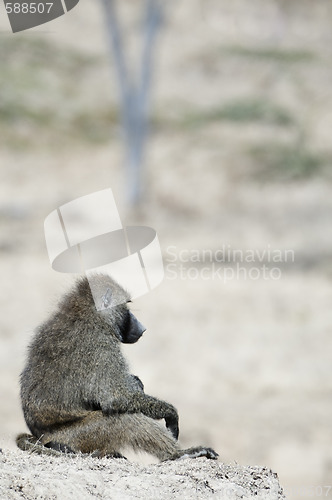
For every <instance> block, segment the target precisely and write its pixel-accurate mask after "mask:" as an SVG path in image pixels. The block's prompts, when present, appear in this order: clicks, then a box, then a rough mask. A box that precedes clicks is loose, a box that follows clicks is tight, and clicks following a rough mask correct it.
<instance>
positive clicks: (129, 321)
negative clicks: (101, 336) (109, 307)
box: [121, 311, 146, 344]
mask: <svg viewBox="0 0 332 500" xmlns="http://www.w3.org/2000/svg"><path fill="white" fill-rule="evenodd" d="M145 330H146V328H145V327H144V326H143V325H142V323H140V322H139V321H138V319H137V318H136V316H134V315H133V313H132V312H131V311H128V312H127V315H126V318H125V321H124V323H123V326H122V328H121V342H123V343H124V344H134V343H135V342H137V341H138V339H139V338H140V337H141V336H142V335H143V333H144V332H145Z"/></svg>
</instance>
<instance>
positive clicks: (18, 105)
mask: <svg viewBox="0 0 332 500" xmlns="http://www.w3.org/2000/svg"><path fill="white" fill-rule="evenodd" d="M101 61H102V60H101V58H98V57H92V56H88V55H85V54H82V53H80V52H77V51H75V50H73V49H71V48H68V47H67V48H59V47H58V46H57V45H56V44H54V43H51V42H49V41H47V40H45V39H43V38H36V37H34V36H32V35H26V36H22V35H21V36H19V37H16V36H13V37H6V36H3V37H1V44H0V63H1V72H0V137H1V139H0V141H1V146H2V147H6V148H10V149H11V148H13V149H25V148H28V147H31V146H35V145H37V144H38V145H40V144H42V143H46V144H49V145H51V144H57V143H58V142H59V141H61V142H66V141H67V140H68V141H72V140H76V141H85V142H104V141H107V140H109V137H110V130H111V127H112V126H114V125H115V124H117V123H118V112H117V110H115V109H114V106H112V104H111V103H107V102H105V100H106V98H107V95H108V93H107V92H105V94H106V95H105V99H104V100H102V99H100V98H99V99H97V98H96V100H94V96H93V93H92V92H91V89H90V88H89V82H90V81H91V80H89V79H87V77H89V78H91V75H93V74H94V73H95V74H98V70H99V68H100V64H101ZM92 81H93V80H92ZM87 96H88V97H87Z"/></svg>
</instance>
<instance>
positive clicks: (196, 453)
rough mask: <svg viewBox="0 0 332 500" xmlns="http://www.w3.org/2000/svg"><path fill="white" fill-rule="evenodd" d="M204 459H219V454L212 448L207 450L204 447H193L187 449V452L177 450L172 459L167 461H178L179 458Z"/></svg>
mask: <svg viewBox="0 0 332 500" xmlns="http://www.w3.org/2000/svg"><path fill="white" fill-rule="evenodd" d="M199 457H206V458H210V459H212V460H216V459H217V458H218V457H219V454H218V453H217V452H216V451H214V450H213V449H212V448H207V447H205V446H193V447H192V448H188V449H187V450H179V451H178V452H177V453H175V454H174V455H173V456H172V457H170V458H168V459H167V460H178V459H180V458H199Z"/></svg>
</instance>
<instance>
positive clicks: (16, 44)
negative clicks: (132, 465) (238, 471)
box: [0, 0, 332, 500]
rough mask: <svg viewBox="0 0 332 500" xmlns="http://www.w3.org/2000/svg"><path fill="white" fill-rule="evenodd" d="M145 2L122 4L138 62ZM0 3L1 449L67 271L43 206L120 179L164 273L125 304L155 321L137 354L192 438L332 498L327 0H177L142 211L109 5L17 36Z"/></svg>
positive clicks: (291, 492) (18, 418)
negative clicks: (131, 169) (40, 327)
mask: <svg viewBox="0 0 332 500" xmlns="http://www.w3.org/2000/svg"><path fill="white" fill-rule="evenodd" d="M138 7H139V5H138V3H135V2H129V0H128V1H127V2H123V3H122V5H121V12H120V14H121V19H122V20H123V22H124V25H125V33H126V36H127V38H128V50H129V52H128V53H129V54H130V61H132V62H133V61H134V58H136V59H135V61H134V62H135V64H137V58H138V55H139V50H140V44H139V42H140V40H139V38H138V35H137V33H138V30H139V26H140V25H139V22H138V19H139V17H138ZM0 14H1V15H0V19H1V21H0V30H1V32H0V34H1V48H0V61H1V76H0V168H1V171H0V175H1V183H0V273H1V283H2V286H1V287H0V303H1V310H2V314H1V317H0V391H1V401H2V404H1V408H0V446H1V447H2V448H3V449H4V450H14V449H15V444H14V438H15V435H16V434H17V433H19V432H22V431H24V429H26V427H25V423H24V420H23V416H22V413H21V409H20V401H19V373H20V371H21V370H22V367H23V364H24V356H25V350H26V346H27V344H28V342H29V339H30V338H31V334H32V331H33V329H34V327H35V326H36V325H37V324H38V323H40V322H41V321H42V320H43V319H44V318H45V317H46V316H47V314H48V313H49V311H51V310H52V308H53V307H54V304H55V303H56V301H57V298H58V297H59V296H60V295H61V294H62V293H63V291H65V290H67V289H68V287H69V286H70V284H71V282H72V280H73V279H74V278H73V276H70V275H64V274H60V273H56V272H55V271H53V270H52V269H51V267H50V265H49V261H48V256H47V253H46V248H45V243H44V234H43V221H44V219H45V217H46V216H47V215H48V214H49V213H50V212H51V211H52V210H54V209H55V208H56V207H58V206H60V205H61V204H62V203H64V202H66V201H70V200H73V199H75V198H77V197H79V196H83V195H85V194H88V193H92V192H94V191H97V190H100V189H104V188H107V187H112V189H113V192H114V196H115V198H116V200H117V203H118V207H119V210H120V212H121V214H122V220H123V222H124V223H125V224H127V225H132V224H135V223H142V224H145V225H148V226H151V227H153V228H154V229H156V231H157V233H158V236H159V240H160V244H161V248H162V252H163V257H164V265H165V279H164V281H163V283H162V284H161V285H160V286H159V287H158V288H157V289H156V290H154V291H153V292H151V293H150V294H149V295H146V296H144V297H142V298H140V299H138V300H137V301H135V303H134V304H133V310H134V311H135V313H136V315H137V316H138V317H139V319H140V320H141V321H142V323H144V324H145V325H146V326H147V332H146V333H145V334H144V336H143V338H142V339H141V340H140V342H139V343H138V344H136V345H131V346H125V353H126V355H127V356H128V359H129V360H130V366H131V369H132V372H133V373H135V374H137V375H139V376H140V378H141V379H142V380H143V381H144V385H145V390H146V392H147V393H149V394H152V395H155V396H158V397H160V398H163V399H165V400H169V401H170V402H172V403H173V404H174V405H175V406H176V407H177V408H178V410H179V414H180V418H181V421H180V440H181V442H182V443H183V445H184V446H187V445H191V444H206V445H208V446H213V447H214V448H215V449H216V450H217V451H218V452H219V454H220V461H222V462H224V463H234V462H236V463H239V464H241V465H261V466H266V467H268V468H271V469H273V470H274V471H276V472H277V473H278V475H279V478H280V483H281V485H282V486H283V487H284V488H285V491H286V494H287V497H288V498H290V499H294V500H298V499H303V498H323V497H327V498H328V497H331V498H332V488H331V486H332V448H331V439H332V428H331V421H332V399H331V391H332V363H331V357H332V336H331V333H332V309H331V303H332V260H331V258H332V245H331V218H332V184H331V165H332V147H331V143H330V137H331V130H332V106H331V102H332V87H331V81H332V66H331V60H332V59H331V55H332V53H331V51H332V49H331V47H332V43H331V42H332V34H331V33H332V32H331V19H332V4H331V3H330V2H328V1H326V0H315V1H313V0H306V1H303V0H301V1H300V0H298V1H296V0H294V1H292V2H287V1H283V0H278V1H277V0H275V1H272V0H264V1H263V0H255V1H253V2H245V1H244V0H237V1H236V2H226V0H225V1H224V0H204V2H203V1H202V0H191V1H189V0H182V1H181V2H175V1H171V2H168V6H167V9H166V11H165V18H164V25H163V28H162V31H161V33H160V36H159V39H158V43H157V46H156V50H155V56H156V57H155V72H154V88H153V96H152V97H153V98H152V106H151V114H152V123H151V130H150V141H149V144H148V148H147V155H146V162H145V168H144V172H143V175H144V186H145V195H144V198H143V201H142V204H141V206H140V207H139V208H135V209H133V208H130V207H129V206H128V204H127V203H126V196H125V195H126V179H125V170H124V167H123V165H124V160H123V157H124V155H123V144H122V137H121V127H120V124H119V114H120V113H119V110H118V104H117V102H118V100H117V97H118V91H117V82H116V73H115V68H114V65H110V59H109V57H108V51H107V43H106V34H105V30H104V23H103V19H102V12H101V9H100V4H99V3H98V2H88V1H86V2H83V0H82V1H81V2H80V3H79V5H78V6H77V7H76V8H75V9H73V10H72V11H71V12H70V13H68V14H67V15H65V16H63V17H62V18H59V19H57V20H55V21H53V22H52V23H50V24H49V25H45V26H42V27H40V28H36V29H34V30H30V31H29V32H23V33H20V34H16V35H12V33H11V32H10V28H9V24H8V21H7V19H6V16H5V11H4V8H3V6H0Z"/></svg>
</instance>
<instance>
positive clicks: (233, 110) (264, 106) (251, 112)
mask: <svg viewBox="0 0 332 500" xmlns="http://www.w3.org/2000/svg"><path fill="white" fill-rule="evenodd" d="M219 121H220V122H221V121H228V122H236V123H238V124H241V123H243V124H247V123H264V124H268V125H277V126H290V125H293V124H294V122H295V120H294V118H293V116H292V115H291V113H290V112H289V111H288V110H286V109H285V108H284V107H282V106H279V105H277V104H275V103H273V102H270V101H268V100H263V99H256V98H249V99H240V100H235V101H231V102H229V103H227V104H225V105H223V106H220V107H214V108H212V109H210V110H207V111H202V112H200V113H197V112H195V113H188V114H187V115H186V117H185V119H184V122H183V124H184V125H187V126H189V127H190V126H192V127H200V126H204V125H206V124H208V123H212V122H219Z"/></svg>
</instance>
